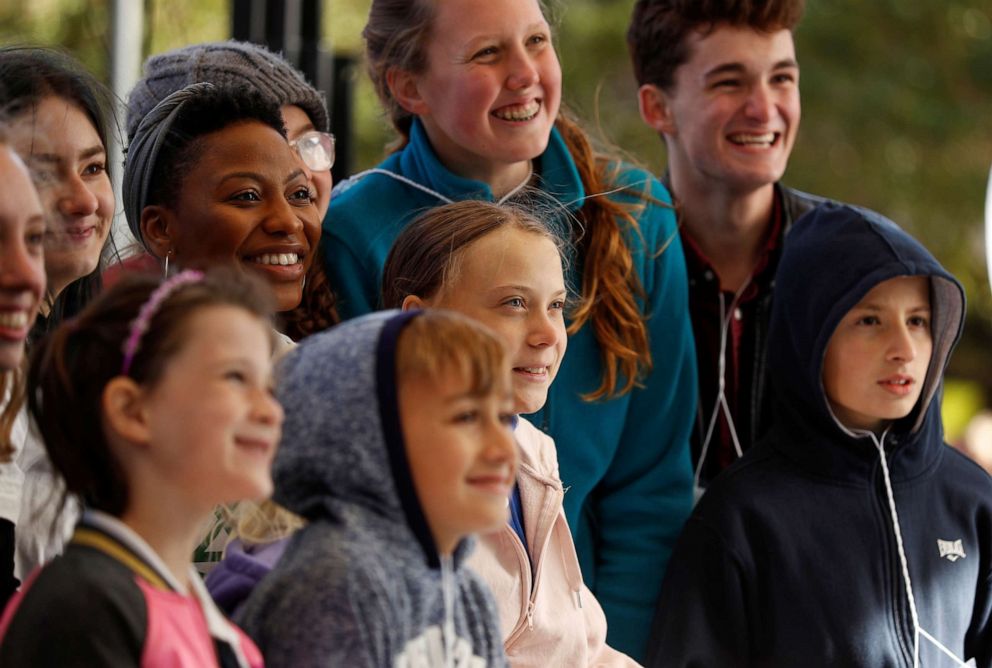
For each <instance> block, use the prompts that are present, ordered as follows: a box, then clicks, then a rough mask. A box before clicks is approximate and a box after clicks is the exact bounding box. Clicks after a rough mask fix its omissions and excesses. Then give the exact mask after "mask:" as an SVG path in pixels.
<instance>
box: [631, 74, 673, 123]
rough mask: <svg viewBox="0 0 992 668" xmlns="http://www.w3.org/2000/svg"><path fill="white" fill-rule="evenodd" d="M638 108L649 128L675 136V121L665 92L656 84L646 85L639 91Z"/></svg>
mask: <svg viewBox="0 0 992 668" xmlns="http://www.w3.org/2000/svg"><path fill="white" fill-rule="evenodd" d="M637 108H638V110H639V111H640V112H641V119H642V120H643V121H644V123H645V124H647V126H648V127H650V128H653V129H654V130H656V131H658V132H660V133H662V134H666V135H672V134H675V131H676V127H675V119H674V117H673V116H672V111H671V106H670V105H669V101H668V96H667V95H666V94H665V91H663V90H661V88H659V87H658V86H655V85H654V84H644V85H643V86H641V87H640V88H638V89H637Z"/></svg>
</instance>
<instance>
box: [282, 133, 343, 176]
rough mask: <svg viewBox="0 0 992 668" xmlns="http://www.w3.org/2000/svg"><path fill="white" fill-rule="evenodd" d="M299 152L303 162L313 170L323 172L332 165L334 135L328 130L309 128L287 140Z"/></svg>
mask: <svg viewBox="0 0 992 668" xmlns="http://www.w3.org/2000/svg"><path fill="white" fill-rule="evenodd" d="M289 145H290V146H291V147H292V148H294V149H296V152H297V153H299V154H300V160H302V161H303V164H304V165H306V166H307V167H309V168H310V169H312V170H313V171H315V172H323V171H325V170H328V169H330V168H331V167H333V166H334V135H332V134H331V133H330V132H318V131H317V130H310V131H309V132H304V133H303V134H301V135H300V136H299V137H297V138H296V139H294V140H293V141H291V142H289Z"/></svg>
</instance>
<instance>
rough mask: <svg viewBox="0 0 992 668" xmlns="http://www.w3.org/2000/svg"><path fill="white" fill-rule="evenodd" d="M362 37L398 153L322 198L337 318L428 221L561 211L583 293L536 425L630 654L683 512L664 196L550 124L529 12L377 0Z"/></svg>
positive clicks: (525, 6) (533, 0) (689, 413)
mask: <svg viewBox="0 0 992 668" xmlns="http://www.w3.org/2000/svg"><path fill="white" fill-rule="evenodd" d="M364 36H365V39H366V57H367V61H368V66H369V70H370V74H371V77H372V81H373V83H374V84H375V87H376V90H377V91H378V94H379V97H380V99H381V101H382V102H383V105H384V106H385V108H386V110H387V112H388V114H389V116H390V119H391V120H392V122H393V125H394V126H395V127H396V130H397V131H398V133H399V135H400V140H399V142H398V148H397V150H396V151H395V152H394V153H393V154H392V155H391V156H389V157H388V158H387V159H386V160H385V161H384V162H383V163H381V164H380V165H379V166H378V167H376V168H375V169H372V170H369V171H368V172H365V173H363V174H360V175H356V176H355V177H353V178H352V179H350V180H348V181H346V182H345V183H344V184H342V185H341V186H339V188H338V191H337V192H336V193H335V195H334V197H332V200H331V207H330V209H329V211H328V215H327V217H326V218H325V220H324V235H325V236H324V252H325V266H326V267H327V268H328V272H329V276H330V278H331V283H332V285H333V286H334V288H335V292H336V295H337V297H338V304H339V312H340V313H341V314H342V315H343V316H344V317H350V316H355V315H358V314H361V313H365V312H367V311H370V310H373V309H375V308H376V307H377V306H378V303H379V299H378V295H379V289H380V283H381V280H382V268H383V264H384V262H385V259H386V255H387V253H388V251H389V248H390V246H391V245H392V243H393V240H394V239H395V238H396V237H397V235H398V234H399V233H400V231H401V230H402V229H403V228H404V227H405V226H406V225H407V224H408V223H409V221H410V220H412V218H413V217H414V216H416V215H417V214H419V213H422V212H423V211H424V210H426V209H428V208H432V207H436V206H439V205H441V204H445V203H449V202H453V201H457V200H464V199H484V200H488V201H503V200H507V199H510V198H512V197H513V196H514V195H515V194H517V193H518V192H519V191H520V190H521V189H523V188H524V187H527V186H530V187H533V188H537V189H539V190H541V191H542V192H544V193H545V194H547V195H549V196H550V197H552V198H554V199H555V200H557V202H558V203H559V204H560V208H561V211H562V215H563V216H564V217H566V218H567V219H568V222H569V227H570V230H571V235H572V240H573V242H574V244H575V246H576V249H577V257H575V258H572V262H571V270H570V271H569V274H568V276H567V280H568V282H569V284H570V285H571V286H572V287H573V288H574V290H575V291H576V292H577V293H578V294H577V298H576V299H575V300H574V301H575V308H574V309H573V310H572V311H571V312H570V313H569V314H568V322H567V324H568V331H569V334H570V335H571V340H570V341H569V355H568V358H567V359H566V360H565V361H564V362H563V364H562V366H561V371H560V372H559V375H558V379H557V382H556V383H555V385H554V387H552V389H551V391H550V393H549V396H548V402H547V404H546V405H545V406H544V408H543V409H542V410H541V411H539V412H538V413H535V414H534V415H533V416H532V418H531V419H532V420H533V422H534V423H535V424H536V425H537V426H539V427H540V428H541V429H542V430H544V431H545V432H547V433H548V434H549V435H550V436H552V437H553V438H554V439H555V441H556V443H557V444H558V450H559V456H560V465H561V477H562V480H563V482H564V484H565V486H566V487H567V488H568V489H569V492H568V493H567V494H566V495H565V501H564V504H565V513H566V515H567V517H568V521H569V524H570V526H571V527H572V531H573V533H574V536H575V542H576V548H577V551H578V554H579V559H580V563H581V565H582V571H583V574H584V576H585V580H586V582H587V584H588V585H589V587H590V588H591V589H592V591H593V592H594V593H595V594H596V596H597V598H598V599H599V601H600V603H601V604H602V605H603V608H604V610H605V612H606V616H607V618H608V620H609V628H610V635H609V638H608V640H609V642H610V644H611V645H613V646H615V647H617V648H618V649H620V650H622V651H624V652H627V653H628V654H631V655H632V656H634V657H635V658H637V657H638V656H640V655H641V654H642V651H643V648H644V644H645V638H646V636H647V632H648V627H649V625H650V620H651V616H652V613H653V609H654V605H655V602H656V598H657V595H658V591H659V589H660V584H661V577H662V575H663V574H664V570H665V565H666V563H667V560H668V556H669V554H670V552H671V548H672V545H673V544H674V541H675V537H676V536H677V535H678V532H679V530H680V529H681V527H682V524H683V522H684V520H685V518H686V517H687V516H688V514H689V511H690V509H691V506H692V490H691V487H692V486H691V471H690V465H689V451H688V436H689V431H690V427H691V424H692V419H693V415H694V412H695V401H696V379H695V367H694V349H693V343H692V333H691V331H690V324H689V318H688V311H687V296H686V295H687V286H686V279H685V266H684V260H683V257H682V254H681V248H680V247H679V240H678V235H677V234H676V227H675V217H674V212H673V210H672V208H671V206H670V204H669V203H670V201H671V199H670V197H669V195H668V193H667V192H666V191H665V189H664V187H663V186H661V185H660V184H659V183H658V182H657V181H656V180H655V179H654V178H652V177H651V176H650V175H649V174H648V173H647V172H645V171H643V170H640V169H636V168H633V167H631V166H629V165H626V164H623V163H622V162H620V161H619V160H617V159H616V158H614V157H612V156H608V155H601V154H599V153H596V152H595V151H594V150H593V149H592V147H591V146H590V142H589V140H588V138H587V137H586V135H585V134H584V132H583V131H582V130H581V129H580V128H579V127H578V126H577V125H576V124H575V123H574V122H573V121H572V120H570V119H569V118H568V116H567V115H566V114H564V113H562V112H561V111H560V108H559V107H560V98H561V68H560V66H559V63H558V59H557V56H556V54H555V50H554V47H553V45H552V34H551V29H550V27H549V25H548V22H547V21H546V20H545V17H544V14H543V12H542V9H541V7H540V5H539V3H538V0H495V1H494V0H446V1H445V2H437V1H436V0H415V1H410V0H374V1H373V2H372V7H371V11H370V13H369V19H368V23H367V25H366V27H365V31H364ZM480 287H481V286H480ZM530 371H531V370H528V369H516V370H515V373H517V374H527V373H530Z"/></svg>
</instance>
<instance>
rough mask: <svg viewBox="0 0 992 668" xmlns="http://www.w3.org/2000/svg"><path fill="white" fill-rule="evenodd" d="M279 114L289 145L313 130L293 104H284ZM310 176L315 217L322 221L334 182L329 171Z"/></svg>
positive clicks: (311, 122) (304, 115) (304, 113)
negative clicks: (314, 198)
mask: <svg viewBox="0 0 992 668" xmlns="http://www.w3.org/2000/svg"><path fill="white" fill-rule="evenodd" d="M279 112H280V113H281V114H282V122H283V123H284V124H285V125H286V139H288V140H289V141H290V142H291V143H292V142H294V141H296V140H297V139H299V137H300V135H302V134H303V133H304V132H310V131H311V130H314V126H313V121H311V120H310V117H309V116H307V113H306V112H305V111H303V109H302V108H300V107H298V106H296V105H295V104H284V105H283V106H282V107H281V108H280V109H279ZM310 176H311V178H312V179H313V188H314V190H316V191H317V215H318V216H320V218H321V220H323V218H324V214H326V213H327V207H328V206H329V205H330V203H331V189H332V188H333V187H334V180H333V179H332V178H331V170H329V169H322V170H310Z"/></svg>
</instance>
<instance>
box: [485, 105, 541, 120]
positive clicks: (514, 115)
mask: <svg viewBox="0 0 992 668" xmlns="http://www.w3.org/2000/svg"><path fill="white" fill-rule="evenodd" d="M540 111H541V102H540V101H539V100H531V101H530V102H528V103H526V104H509V105H507V106H505V107H500V108H499V109H494V110H493V111H492V115H493V116H495V117H496V118H498V119H500V120H504V121H511V122H526V121H530V120H533V119H534V118H535V117H536V116H537V114H538V112H540Z"/></svg>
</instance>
